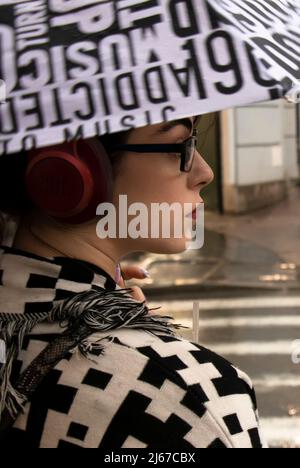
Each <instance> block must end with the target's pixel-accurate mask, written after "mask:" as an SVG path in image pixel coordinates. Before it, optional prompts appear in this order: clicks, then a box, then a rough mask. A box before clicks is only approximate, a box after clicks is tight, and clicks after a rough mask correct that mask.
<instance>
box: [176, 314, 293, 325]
mask: <svg viewBox="0 0 300 468" xmlns="http://www.w3.org/2000/svg"><path fill="white" fill-rule="evenodd" d="M200 314H201V312H200ZM174 318H175V320H176V321H177V322H180V323H181V324H182V325H184V326H185V327H189V328H192V324H193V322H192V319H191V318H185V317H184V318H182V317H180V315H179V316H178V314H175V317H174ZM223 327H224V328H227V327H231V328H233V327H235V328H237V327H253V328H264V327H272V328H276V327H300V317H295V316H293V315H291V316H289V315H287V316H283V317H280V316H276V317H262V316H254V317H233V318H231V317H230V318H215V319H206V320H199V328H200V329H203V328H223Z"/></svg>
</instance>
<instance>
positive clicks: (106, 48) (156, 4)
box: [0, 0, 300, 154]
mask: <svg viewBox="0 0 300 468" xmlns="http://www.w3.org/2000/svg"><path fill="white" fill-rule="evenodd" d="M299 26H300V14H299V0H289V1H287V0H276V1H270V0H268V1H265V0H248V1H240V0H207V1H204V0H85V1H82V0H48V1H46V0H20V1H18V0H0V78H1V80H2V81H1V82H0V101H2V103H1V104H0V154H4V153H15V152H18V151H20V150H22V149H25V150H28V149H31V148H33V147H43V146H48V145H51V144H57V143H62V142H64V141H70V140H72V139H77V138H90V137H93V136H96V135H102V134H105V133H113V132H117V131H122V130H128V129H130V128H134V127H139V126H144V125H149V124H154V123H160V122H162V121H166V120H175V119H179V118H184V117H186V116H192V115H198V114H204V113H208V112H213V111H218V110H222V109H225V108H228V107H232V106H239V105H243V104H249V103H253V102H258V101H264V100H270V99H276V98H279V97H281V96H283V95H286V94H287V93H288V95H289V99H294V100H296V99H297V98H298V93H299V89H298V88H297V85H299V80H300V70H299V69H300V59H299V57H300V32H299V31H300V28H299Z"/></svg>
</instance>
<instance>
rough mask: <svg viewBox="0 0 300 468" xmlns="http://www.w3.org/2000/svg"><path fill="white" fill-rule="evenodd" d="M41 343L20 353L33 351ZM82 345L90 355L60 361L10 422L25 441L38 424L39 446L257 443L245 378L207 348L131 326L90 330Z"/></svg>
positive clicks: (182, 446)
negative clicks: (13, 422)
mask: <svg viewBox="0 0 300 468" xmlns="http://www.w3.org/2000/svg"><path fill="white" fill-rule="evenodd" d="M40 340H41V338H39V337H37V336H36V337H32V340H30V341H31V343H30V344H28V346H27V352H29V353H30V352H31V351H32V352H34V354H36V353H38V352H39V351H40V350H39V349H37V345H38V344H41V342H40ZM39 342H40V343H39ZM86 345H87V347H86V350H87V351H88V352H89V356H88V357H89V359H87V358H86V357H83V356H82V355H81V354H79V353H78V352H74V353H72V354H69V355H68V356H66V357H65V359H63V360H61V361H60V362H59V363H58V364H57V366H56V367H55V368H54V369H53V370H52V371H51V372H50V373H49V375H48V376H47V377H46V379H45V381H44V382H43V385H42V386H41V387H40V388H39V392H38V394H37V395H34V396H33V398H32V400H31V403H30V404H28V405H27V407H26V409H25V412H24V414H23V415H21V416H20V418H19V420H18V421H17V425H16V426H15V430H18V431H19V432H17V435H18V437H19V435H20V429H21V432H22V428H25V427H26V428H27V429H26V431H25V436H26V441H27V444H28V443H29V445H30V443H31V442H32V441H31V438H32V431H31V430H30V427H31V426H32V427H35V424H36V423H37V422H38V423H39V427H40V428H41V433H39V434H38V440H34V441H33V442H32V444H33V445H34V444H36V445H38V444H39V443H40V446H43V447H55V446H57V447H93V448H97V447H98V448H106V447H115V448H117V447H119V448H143V447H157V448H174V449H178V450H179V449H181V450H190V449H192V448H207V447H209V448H210V447H216V448H219V447H223V448H233V447H236V448H238V447H241V448H252V447H255V448H259V447H261V446H262V442H261V437H260V433H259V426H258V420H257V412H256V401H255V396H254V392H253V389H252V384H251V381H250V379H249V378H248V377H247V376H246V375H245V374H244V373H242V372H241V371H239V370H238V369H236V368H235V367H234V366H232V365H231V364H230V363H229V362H227V361H226V360H225V359H223V358H222V357H220V356H218V355H216V354H214V353H213V352H212V351H210V350H208V349H206V348H204V347H202V346H201V345H199V344H196V343H192V342H189V341H187V340H184V339H182V338H180V337H179V336H171V335H168V334H158V335H154V334H152V333H151V332H149V331H143V330H137V329H117V330H114V331H110V332H109V333H97V334H95V335H93V336H92V337H90V339H89V343H87V344H86ZM42 415H43V416H42ZM54 415H55V417H54ZM42 417H43V421H42V422H41V418H42ZM36 419H37V421H36ZM58 421H59V424H58ZM17 428H19V429H17ZM23 430H24V429H23ZM33 432H34V431H33ZM83 433H84V435H83ZM23 436H24V434H22V437H23ZM35 436H36V434H35Z"/></svg>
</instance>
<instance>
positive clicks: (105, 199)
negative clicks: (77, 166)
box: [69, 138, 114, 224]
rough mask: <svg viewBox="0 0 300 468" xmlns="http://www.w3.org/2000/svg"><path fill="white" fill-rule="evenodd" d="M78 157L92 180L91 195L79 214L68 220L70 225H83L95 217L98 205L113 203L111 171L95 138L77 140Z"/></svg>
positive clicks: (107, 157)
mask: <svg viewBox="0 0 300 468" xmlns="http://www.w3.org/2000/svg"><path fill="white" fill-rule="evenodd" d="M77 150H78V153H79V154H80V157H82V158H84V162H85V164H86V165H87V167H88V168H89V170H90V172H91V175H92V178H93V193H92V197H91V200H90V202H89V203H88V204H87V206H86V207H85V209H84V210H83V211H82V213H81V214H79V215H77V216H76V217H73V218H70V219H69V222H70V223H78V224H80V223H83V222H85V221H88V220H90V219H93V218H95V217H96V211H97V207H98V205H100V204H101V203H112V202H113V185H114V184H113V170H112V165H111V160H110V158H109V156H108V154H107V152H106V149H105V148H104V146H103V145H102V143H101V142H100V141H99V140H98V139H97V138H90V139H87V140H79V141H78V145H77Z"/></svg>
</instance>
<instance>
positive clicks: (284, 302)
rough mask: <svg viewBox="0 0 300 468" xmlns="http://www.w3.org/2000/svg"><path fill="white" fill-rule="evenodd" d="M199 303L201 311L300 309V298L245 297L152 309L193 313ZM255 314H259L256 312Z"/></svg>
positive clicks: (173, 303) (176, 303) (165, 304)
mask: <svg viewBox="0 0 300 468" xmlns="http://www.w3.org/2000/svg"><path fill="white" fill-rule="evenodd" d="M194 302H198V303H199V306H200V311H201V310H218V309H221V310H227V309H268V308H289V307H300V297H299V296H293V297H286V296H279V297H255V298H254V297H243V298H239V299H228V298H223V299H205V300H204V299H200V300H199V299H195V300H189V301H162V302H159V301H151V302H149V306H150V307H159V306H162V309H164V311H166V312H178V313H179V312H191V313H192V312H193V304H194ZM254 313H257V312H256V311H255V312H254Z"/></svg>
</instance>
